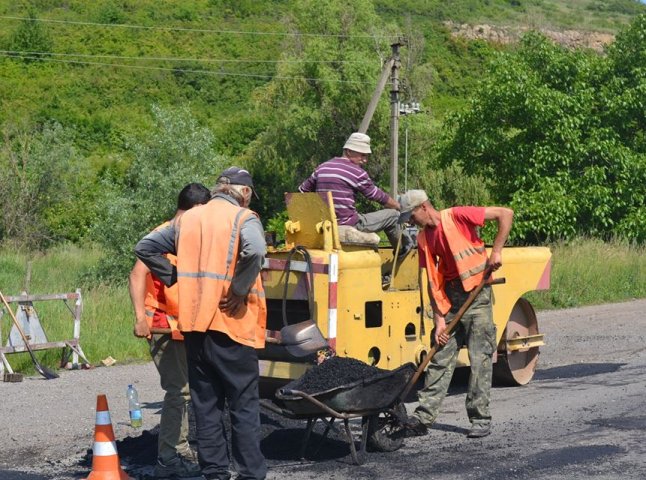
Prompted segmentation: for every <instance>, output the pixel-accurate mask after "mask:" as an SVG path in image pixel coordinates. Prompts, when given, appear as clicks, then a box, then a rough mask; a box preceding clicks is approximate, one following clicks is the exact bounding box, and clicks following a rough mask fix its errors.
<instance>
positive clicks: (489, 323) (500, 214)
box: [399, 190, 514, 438]
mask: <svg viewBox="0 0 646 480" xmlns="http://www.w3.org/2000/svg"><path fill="white" fill-rule="evenodd" d="M399 201H400V203H401V207H402V209H401V210H402V214H401V220H400V221H402V222H404V221H410V222H411V223H414V224H416V225H417V226H419V227H421V228H422V231H421V232H420V234H419V236H418V237H417V241H418V248H419V263H420V267H421V268H425V269H426V273H427V276H428V293H429V298H430V299H431V305H432V307H433V324H434V328H433V332H432V333H431V342H432V343H433V344H434V345H440V346H442V348H440V349H439V350H438V351H437V353H436V354H435V355H434V356H433V359H432V360H431V362H430V363H429V366H428V368H427V370H426V378H425V382H424V385H425V386H424V388H423V389H422V390H420V391H419V392H418V397H419V406H418V407H417V408H416V409H415V413H414V414H413V416H411V418H410V419H409V420H408V422H407V423H406V430H407V433H409V434H411V435H425V434H426V433H427V432H428V427H429V426H430V425H432V423H433V422H434V421H435V418H436V417H437V415H438V413H439V411H440V405H441V404H442V401H443V400H444V397H445V396H446V393H447V391H448V388H449V383H450V382H451V377H452V376H453V370H454V369H455V364H456V361H457V357H458V352H459V349H460V347H461V346H462V345H467V347H468V350H469V362H470V364H471V376H470V377H469V386H468V391H467V397H466V408H467V414H468V415H469V420H470V421H471V429H470V430H469V433H468V434H467V436H468V437H469V438H479V437H485V436H487V435H489V433H490V431H491V430H490V425H491V414H490V412H489V401H490V391H491V376H492V356H493V353H494V352H495V350H496V327H495V325H494V323H493V313H492V309H491V287H490V286H485V287H484V288H483V289H482V290H481V291H480V293H479V294H478V295H477V296H476V297H475V299H474V301H473V303H472V305H471V306H470V307H469V309H467V311H466V312H465V313H464V315H463V316H462V318H461V319H460V321H459V323H458V325H457V327H456V329H455V330H454V332H455V335H449V334H447V333H446V327H447V324H448V323H449V322H450V321H451V320H452V318H453V317H454V316H455V315H456V314H457V312H458V310H460V307H462V305H463V304H464V303H465V301H466V299H467V297H468V296H469V292H470V291H471V290H473V289H474V288H476V287H477V286H478V285H479V284H480V282H481V281H482V280H483V278H484V275H485V270H486V269H487V267H491V269H492V270H497V269H498V268H500V266H501V265H502V247H503V246H504V245H505V242H506V241H507V237H508V235H509V231H510V230H511V224H512V220H513V216H514V212H513V211H512V210H510V209H509V208H505V207H453V208H448V209H446V210H441V211H438V210H436V209H435V208H434V207H433V205H432V204H431V202H429V200H428V196H427V195H426V192H425V191H424V190H409V191H408V192H406V193H405V194H403V195H401V196H400V198H399ZM487 220H493V221H495V222H497V223H498V232H497V233H496V237H495V239H494V242H493V247H492V249H491V256H490V257H487V252H486V250H485V245H484V242H483V241H482V240H481V239H480V237H479V235H478V230H477V229H478V227H482V226H483V225H484V223H485V221H487Z"/></svg>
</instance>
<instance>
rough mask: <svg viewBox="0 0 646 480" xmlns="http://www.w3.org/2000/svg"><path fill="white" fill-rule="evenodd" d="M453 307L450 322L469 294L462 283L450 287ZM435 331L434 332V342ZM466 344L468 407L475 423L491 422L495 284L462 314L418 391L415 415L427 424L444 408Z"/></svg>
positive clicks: (447, 320) (448, 291)
mask: <svg viewBox="0 0 646 480" xmlns="http://www.w3.org/2000/svg"><path fill="white" fill-rule="evenodd" d="M446 294H447V296H448V297H449V300H450V301H451V305H452V306H451V311H450V312H449V313H448V314H447V316H446V323H447V324H448V323H449V322H450V321H451V319H452V318H453V317H454V316H455V314H456V313H457V312H458V310H459V309H460V307H461V306H462V305H463V304H464V302H465V301H466V299H467V297H468V293H467V292H465V291H464V289H462V286H461V285H459V286H458V287H451V286H449V287H447V288H446ZM433 336H434V331H433V332H431V342H433V343H434V341H433ZM462 345H466V346H467V348H468V350H469V362H470V363H471V376H470V377H469V386H468V390H467V398H466V402H465V403H466V408H467V414H468V415H469V420H470V421H471V423H472V424H473V425H488V424H489V423H490V422H491V414H490V412H489V399H490V393H491V375H492V360H491V359H492V356H493V353H494V351H495V348H496V326H495V325H494V323H493V314H492V310H491V287H488V286H487V287H485V288H483V289H482V291H481V292H480V294H479V295H478V296H477V297H476V299H475V300H474V302H473V304H472V305H471V307H470V308H469V309H468V310H467V311H466V312H465V314H464V315H463V316H462V319H461V320H460V322H459V323H458V325H457V327H456V328H455V330H453V335H452V336H451V339H450V340H449V342H448V343H447V344H446V345H445V346H444V347H442V348H440V349H439V350H438V351H437V353H436V354H435V356H434V357H433V359H432V360H431V361H430V362H429V365H428V367H427V369H426V372H425V378H424V388H423V389H421V390H420V391H419V392H418V399H419V406H418V407H417V408H416V409H415V416H416V417H417V418H418V419H419V420H420V421H421V422H422V423H424V424H426V425H431V424H432V423H433V422H434V421H435V418H436V417H437V415H438V414H439V412H440V406H441V404H442V401H443V400H444V397H446V393H447V391H448V389H449V384H450V383H451V377H452V376H453V371H454V370H455V364H456V361H457V358H458V352H459V350H460V347H461V346H462Z"/></svg>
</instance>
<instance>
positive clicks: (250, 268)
mask: <svg viewBox="0 0 646 480" xmlns="http://www.w3.org/2000/svg"><path fill="white" fill-rule="evenodd" d="M252 194H253V181H252V177H251V174H250V173H249V172H248V171H246V170H244V169H242V168H239V167H230V168H228V169H226V170H225V171H224V172H222V174H221V175H220V176H219V178H218V180H217V183H216V186H215V188H214V191H213V195H212V199H211V201H210V202H209V203H207V204H206V205H202V206H199V207H195V208H193V209H191V210H190V211H188V212H186V213H185V214H184V215H182V217H181V218H180V220H179V221H178V222H176V223H175V224H171V225H169V226H168V227H166V228H164V229H160V230H157V231H155V232H152V233H151V234H149V235H148V236H146V237H144V238H143V239H142V240H141V241H140V242H139V243H138V244H137V246H136V248H135V253H136V255H137V257H138V258H139V259H140V260H142V261H143V262H144V263H145V264H146V265H147V266H148V267H149V268H150V269H151V270H152V271H153V272H154V273H155V274H156V275H157V276H158V277H159V278H160V279H161V280H162V281H163V282H164V283H165V284H166V285H170V284H172V283H174V282H175V281H177V283H178V289H179V329H180V331H181V332H182V334H183V335H184V343H185V345H186V356H187V360H188V375H189V385H190V390H191V399H192V401H193V408H194V411H195V419H196V426H197V448H198V459H199V463H200V467H201V469H202V474H203V475H204V477H205V478H206V479H207V480H210V479H229V478H230V477H231V474H230V472H229V464H230V460H229V453H228V447H227V436H226V434H225V428H224V407H225V401H226V403H227V404H228V407H229V412H230V418H231V437H232V438H231V447H232V448H231V451H232V453H233V460H234V467H235V469H236V470H237V473H238V477H237V478H241V479H264V478H265V476H266V473H267V466H266V462H265V459H264V456H263V455H262V452H261V451H260V401H259V392H258V381H259V371H258V355H257V353H256V349H259V348H263V347H264V345H265V326H266V320H267V309H266V305H265V296H264V290H263V286H262V282H261V280H260V270H261V268H262V264H263V260H264V256H265V253H266V244H265V237H264V231H263V227H262V224H261V223H260V219H259V218H258V216H257V215H256V214H255V213H254V212H252V211H251V210H249V209H248V208H247V207H248V206H249V204H250V202H251V196H252ZM169 252H170V253H176V255H177V266H176V267H174V266H173V265H172V264H171V263H170V262H169V261H168V260H167V259H166V258H165V257H164V255H163V254H165V253H169Z"/></svg>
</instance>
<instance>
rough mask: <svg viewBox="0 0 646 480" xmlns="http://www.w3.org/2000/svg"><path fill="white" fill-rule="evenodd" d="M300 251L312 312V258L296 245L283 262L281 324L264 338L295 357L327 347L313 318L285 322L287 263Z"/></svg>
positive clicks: (311, 311)
mask: <svg viewBox="0 0 646 480" xmlns="http://www.w3.org/2000/svg"><path fill="white" fill-rule="evenodd" d="M297 252H298V253H300V254H301V255H303V257H304V258H305V262H306V263H307V271H308V289H307V300H308V303H309V310H310V314H312V313H314V272H313V270H312V259H311V257H310V254H309V252H308V251H307V249H305V247H301V246H296V247H294V248H293V249H292V250H291V251H290V252H289V256H288V257H287V262H286V263H285V288H284V289H283V304H282V307H283V308H282V310H283V325H284V327H283V328H281V329H280V332H271V333H270V332H267V333H268V336H267V338H266V340H267V342H268V343H272V344H275V345H281V346H283V347H285V349H286V350H287V352H288V353H289V354H290V355H293V356H295V357H305V356H307V355H310V354H312V353H315V352H316V351H317V350H320V349H321V348H324V347H327V346H328V344H327V340H325V338H324V337H323V334H322V333H321V330H319V328H318V326H317V325H316V322H315V321H314V320H305V321H303V322H299V323H295V324H293V325H289V324H288V323H287V287H288V286H289V273H290V269H289V265H290V262H291V260H292V257H293V256H294V254H295V253H297Z"/></svg>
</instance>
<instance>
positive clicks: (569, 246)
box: [527, 239, 646, 310]
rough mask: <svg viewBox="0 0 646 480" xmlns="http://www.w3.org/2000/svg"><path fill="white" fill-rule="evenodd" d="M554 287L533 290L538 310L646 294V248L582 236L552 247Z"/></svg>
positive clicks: (615, 300) (533, 298)
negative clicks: (582, 237)
mask: <svg viewBox="0 0 646 480" xmlns="http://www.w3.org/2000/svg"><path fill="white" fill-rule="evenodd" d="M551 248H552V255H553V256H552V288H551V289H550V290H548V291H544V292H532V293H530V294H528V295H527V297H528V299H529V300H530V302H532V304H533V305H534V307H535V308H536V309H537V310H543V309H550V308H568V307H579V306H583V305H598V304H602V303H610V302H618V301H623V300H632V299H635V298H645V297H646V247H645V246H636V245H631V244H629V243H627V242H622V241H612V242H602V241H600V240H591V239H579V240H576V241H574V242H570V243H559V244H556V245H553V246H552V247H551Z"/></svg>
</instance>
